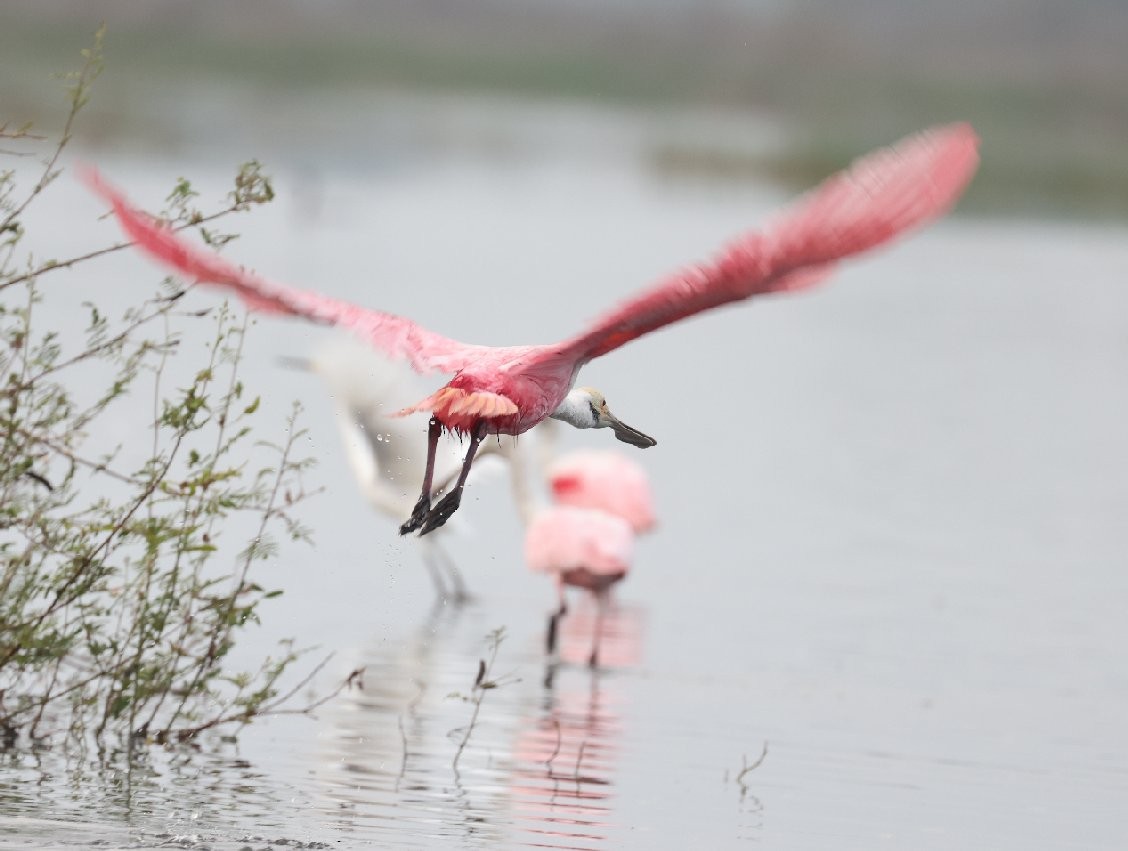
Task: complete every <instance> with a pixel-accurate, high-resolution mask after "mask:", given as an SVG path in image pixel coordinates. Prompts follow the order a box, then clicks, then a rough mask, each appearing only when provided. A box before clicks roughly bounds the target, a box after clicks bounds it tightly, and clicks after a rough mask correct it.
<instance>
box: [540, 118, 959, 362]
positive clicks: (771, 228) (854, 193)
mask: <svg viewBox="0 0 1128 851" xmlns="http://www.w3.org/2000/svg"><path fill="white" fill-rule="evenodd" d="M978 142H979V140H978V138H977V136H976V134H975V131H974V130H972V128H971V127H970V126H969V125H967V124H952V125H947V126H942V127H935V128H932V129H930V130H925V131H923V132H920V133H917V134H915V135H913V136H909V137H908V138H906V139H903V140H902V141H901V142H899V143H898V144H896V145H894V146H893V147H889V148H883V149H880V150H878V151H875V152H873V153H870V154H868V155H867V156H865V157H862V158H861V159H859V160H857V161H855V162H854V164H853V165H852V166H851V167H850V168H848V169H846V170H845V171H842V172H839V173H838V174H835V175H833V176H832V177H830V178H829V179H828V180H826V181H825V182H824V183H822V184H821V185H820V186H818V187H816V188H815V189H813V190H812V191H811V192H809V193H807V194H806V195H804V196H802V197H801V198H799V199H798V200H797V201H796V202H795V203H794V204H792V205H791V206H790V207H788V208H787V209H785V210H784V211H783V213H782V214H781V215H780V216H779V217H777V218H776V219H775V220H774V221H773V222H771V223H769V225H768V226H766V227H765V228H764V229H763V230H761V231H758V232H754V233H751V234H748V235H746V236H743V237H741V238H739V239H737V240H736V241H735V242H733V243H732V244H731V245H729V246H728V247H727V248H726V249H725V250H724V251H722V253H721V255H720V257H719V258H717V259H716V260H715V261H713V262H712V263H708V264H704V265H700V266H694V267H690V268H688V269H685V270H683V271H680V272H677V273H676V274H674V275H672V276H671V277H669V278H667V279H666V280H664V281H662V282H661V283H659V284H658V285H657V286H655V287H653V288H651V289H649V290H646V291H644V292H643V293H641V294H640V295H638V296H637V297H635V298H633V299H631V300H629V301H627V302H626V303H625V304H623V305H621V306H620V307H619V308H617V309H616V310H614V311H612V312H611V313H609V314H607V315H606V316H604V317H603V318H601V319H599V320H598V321H597V322H596V323H595V324H594V325H593V326H592V327H591V328H590V329H588V330H587V331H585V332H583V333H582V334H580V335H579V336H577V337H576V338H574V339H572V340H568V341H565V342H564V343H562V344H561V345H560V347H559V348H556V349H554V350H553V351H550V352H546V353H545V354H544V355H542V357H546V358H551V357H561V356H562V357H565V358H572V359H575V361H576V362H578V363H581V364H582V363H586V362H587V361H589V360H591V359H592V358H595V357H599V356H600V355H605V354H607V353H608V352H610V351H612V350H614V349H617V348H618V347H619V346H622V345H623V344H624V343H627V342H630V341H631V340H634V339H635V338H637V337H641V336H642V335H643V334H646V333H649V332H650V331H654V330H655V329H658V328H661V327H662V326H663V325H669V324H670V323H671V322H676V321H678V320H679V319H685V318H686V317H688V316H692V315H694V314H695V313H700V312H701V311H703V310H709V309H710V308H714V307H719V306H721V305H723V304H728V303H729V302H733V301H740V300H742V299H746V298H750V297H751V296H754V295H760V294H762V293H770V292H779V291H784V290H796V289H801V288H803V287H807V286H811V285H812V284H815V283H818V282H819V281H821V280H822V279H823V278H825V277H826V276H827V275H828V274H830V272H832V271H833V268H834V264H835V262H836V261H838V260H840V259H842V258H844V257H848V256H850V255H854V254H858V253H860V252H863V251H866V250H868V249H870V248H874V247H876V246H878V245H881V244H882V243H884V242H887V241H888V240H890V239H892V238H893V237H895V236H897V235H898V234H900V233H902V232H904V231H907V230H909V229H911V228H914V227H917V226H919V225H921V224H923V223H925V222H927V221H929V220H931V219H934V218H937V217H938V216H940V215H941V214H942V213H944V212H945V211H947V210H948V208H950V207H951V206H952V205H953V204H954V203H955V202H956V199H957V198H959V196H960V194H961V193H962V192H963V190H964V188H965V187H966V186H967V184H968V181H970V180H971V177H972V175H973V174H974V173H975V169H976V166H977V165H978V162H979V156H978V153H977V148H978Z"/></svg>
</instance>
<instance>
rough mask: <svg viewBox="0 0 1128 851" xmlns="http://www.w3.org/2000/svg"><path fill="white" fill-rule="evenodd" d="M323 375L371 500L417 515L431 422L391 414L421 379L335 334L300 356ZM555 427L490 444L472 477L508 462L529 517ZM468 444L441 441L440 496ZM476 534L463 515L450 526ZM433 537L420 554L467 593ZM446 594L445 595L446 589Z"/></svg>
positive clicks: (386, 509) (388, 510)
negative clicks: (532, 477) (535, 472)
mask: <svg viewBox="0 0 1128 851" xmlns="http://www.w3.org/2000/svg"><path fill="white" fill-rule="evenodd" d="M297 362H298V363H299V364H300V365H301V366H302V367H303V368H305V369H307V370H308V371H310V372H314V373H316V374H317V375H318V376H320V377H321V378H322V380H324V381H325V383H326V385H327V386H328V388H329V392H330V395H331V397H332V399H333V404H334V408H335V419H336V422H337V426H338V429H339V430H340V433H341V438H342V441H343V443H344V448H345V453H346V456H347V460H348V464H349V468H350V469H351V470H352V472H353V475H354V477H355V478H356V481H357V484H358V486H359V487H360V489H361V492H362V493H363V494H364V496H365V498H366V499H367V500H368V501H369V502H370V503H371V504H372V506H373V507H374V508H376V509H377V510H378V511H381V512H383V513H384V514H387V515H388V516H389V517H391V518H392V519H394V520H395V521H396V522H397V523H398V522H399V521H400V520H402V519H403V518H404V517H406V516H407V515H408V514H410V513H411V509H412V506H413V505H414V503H415V500H416V498H417V495H418V493H419V490H420V488H421V487H422V485H423V464H422V461H423V459H425V458H426V456H427V426H426V425H424V424H421V423H420V422H419V421H418V420H411V419H408V418H405V417H395V416H391V413H392V412H393V411H397V410H399V409H400V408H402V407H403V406H404V405H406V404H408V402H410V401H411V400H412V399H415V398H418V396H419V394H420V389H419V385H420V379H419V377H418V376H417V375H416V373H415V372H414V371H412V369H411V367H410V366H409V365H408V364H406V363H404V362H403V361H398V360H393V359H392V358H389V357H386V356H383V355H381V354H380V353H379V352H377V351H375V350H373V349H372V348H371V347H369V346H366V345H364V344H362V343H361V342H359V341H357V340H355V339H354V338H353V337H346V336H344V335H341V336H338V337H333V338H330V339H329V340H327V341H326V342H325V343H323V344H322V345H321V346H319V347H318V348H317V349H316V350H315V351H314V353H313V355H312V357H310V358H309V359H308V360H300V359H299V360H298V361H297ZM553 425H554V424H552V425H548V426H546V425H544V424H542V425H540V426H538V427H537V428H536V429H533V430H532V431H530V432H526V433H525V434H522V435H521V436H520V437H519V438H516V439H515V438H511V437H509V436H498V437H496V438H491V439H490V440H487V441H485V442H484V443H483V444H482V446H481V447H480V448H479V450H478V461H477V463H475V465H474V469H473V471H472V472H471V478H472V479H477V480H480V479H481V478H483V477H489V476H491V475H497V474H499V473H500V472H501V471H502V470H503V469H505V466H506V464H508V469H509V474H510V486H511V490H512V494H513V500H514V503H515V506H516V508H517V511H518V513H519V514H520V516H521V518H522V520H524V521H525V522H526V523H527V522H528V520H529V519H530V518H531V508H530V506H532V505H533V503H534V502H535V498H534V497H533V496H532V494H531V493H530V491H529V482H528V478H529V473H530V466H531V465H533V464H535V465H536V466H537V468H538V469H539V470H543V469H545V468H546V467H547V464H548V462H549V461H550V460H551V451H552V448H553V446H554V445H555V441H554V439H553V434H554V432H553ZM465 451H466V446H465V445H464V444H462V443H459V442H457V441H455V440H453V439H448V440H443V441H440V443H439V445H438V449H437V452H436V455H435V473H434V484H433V491H434V493H436V494H437V493H439V492H441V491H443V490H445V489H446V488H447V487H449V486H450V484H451V483H452V482H453V481H454V480H455V479H456V478H457V477H458V473H459V470H460V469H461V467H462V456H463V454H464V453H465ZM450 528H453V529H456V530H457V531H459V532H460V533H463V534H465V533H468V532H470V531H471V530H470V525H469V524H468V523H467V522H466V521H465V518H463V517H462V516H461V515H460V516H459V517H455V518H452V521H451V523H450V524H448V525H447V527H444V529H443V530H437V531H439V532H444V531H445V530H446V529H450ZM437 537H441V535H440V536H436V540H434V541H432V540H431V536H428V538H425V539H419V542H420V544H421V545H422V546H421V550H420V552H421V555H422V557H423V560H424V561H425V562H426V564H427V567H428V569H429V570H430V571H431V573H432V577H433V578H434V579H435V584H436V586H438V587H440V588H441V587H442V581H441V579H440V574H441V572H442V570H443V569H445V570H446V572H448V573H449V574H450V575H451V576H452V578H453V579H454V582H455V587H456V596H465V592H464V589H463V586H462V583H461V580H460V579H458V578H457V577H458V572H457V569H456V568H455V566H454V562H453V560H452V559H451V558H450V556H449V555H448V554H447V553H446V552H445V551H444V550H443V549H442V548H441V547H440V546H439V542H438V540H437ZM440 593H441V592H440Z"/></svg>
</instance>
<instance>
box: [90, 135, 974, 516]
mask: <svg viewBox="0 0 1128 851" xmlns="http://www.w3.org/2000/svg"><path fill="white" fill-rule="evenodd" d="M977 146H978V140H977V138H976V136H975V133H974V131H973V130H972V129H971V128H970V127H969V126H967V125H966V124H953V125H950V126H947V127H940V128H934V129H932V130H927V131H925V132H922V133H918V134H916V135H914V136H910V137H909V138H907V139H906V140H904V141H903V142H901V143H900V144H898V145H897V146H895V147H893V148H888V149H882V150H879V151H877V152H875V153H873V154H870V155H869V156H866V157H863V158H862V159H860V160H858V161H857V162H856V163H855V164H854V165H853V166H852V167H851V168H850V169H849V170H847V171H844V172H841V173H839V174H837V175H834V176H832V177H830V178H829V179H828V180H826V181H825V182H824V183H822V184H821V185H820V186H819V187H818V188H816V189H815V190H813V191H812V192H810V193H808V194H807V195H805V196H803V197H802V198H800V199H799V201H798V202H797V203H796V204H794V205H793V206H791V207H789V208H787V209H786V210H784V211H783V212H782V213H781V214H779V215H777V216H776V218H775V219H774V220H773V221H772V222H771V223H769V224H768V225H767V226H766V227H765V228H764V229H763V230H761V231H758V232H752V233H749V234H745V235H744V236H742V237H740V238H739V239H738V240H736V241H735V242H733V243H732V244H731V245H729V246H728V247H727V248H726V250H725V251H724V252H723V253H722V254H721V255H720V257H719V258H718V259H717V260H715V261H713V262H711V263H706V264H702V265H699V266H695V267H691V268H688V269H685V270H683V271H681V272H678V273H675V274H674V275H673V276H671V277H669V278H667V279H666V280H664V281H662V282H661V283H659V284H658V285H657V286H655V287H653V288H651V289H650V290H647V291H645V292H643V293H641V294H640V295H638V296H636V297H635V298H633V299H631V300H630V301H628V302H626V303H625V304H623V305H621V306H620V307H619V308H617V309H615V310H613V311H612V312H610V313H609V314H607V315H605V316H604V317H602V318H601V319H599V320H598V321H596V322H595V323H594V324H593V325H590V326H589V327H588V328H586V329H585V330H583V331H582V332H581V333H579V334H578V335H576V336H575V337H573V338H571V339H568V340H565V341H563V342H559V343H552V344H549V345H534V346H509V347H491V346H477V345H466V344H463V343H459V342H457V341H455V340H452V339H449V338H447V337H443V336H441V335H439V334H435V333H433V332H431V331H428V330H426V329H425V328H423V327H422V326H420V325H417V324H416V323H414V322H412V321H411V320H409V319H405V318H403V317H399V316H393V315H392V314H389V313H384V312H382V311H378V310H370V309H367V308H362V307H358V306H357V305H354V304H350V303H348V302H345V301H341V300H339V299H334V298H329V297H327V296H323V295H319V294H316V293H311V292H305V291H302V290H297V289H292V288H289V287H285V286H281V285H279V284H276V283H273V282H271V281H268V280H266V279H264V278H260V277H258V276H257V275H254V274H251V273H250V272H247V271H246V270H244V269H242V268H240V267H239V266H237V265H236V264H234V263H231V262H229V261H227V260H225V259H223V258H222V257H220V256H218V255H215V254H212V253H211V252H208V251H205V250H204V249H202V248H200V247H198V246H196V245H193V244H192V243H190V242H188V241H187V240H185V239H183V238H182V237H179V236H177V235H176V234H174V233H173V232H172V231H170V230H168V229H165V228H161V227H160V226H159V225H157V224H156V223H155V222H154V221H153V220H151V219H149V218H148V217H147V216H144V215H142V214H140V213H138V212H137V211H136V210H134V209H133V208H132V207H131V206H130V205H129V204H128V202H127V201H126V199H125V197H124V196H123V195H121V194H120V193H119V192H117V190H115V189H113V188H112V187H111V186H109V185H108V184H106V183H104V182H103V181H102V180H101V179H100V178H99V177H98V176H97V175H96V174H93V173H91V174H89V175H88V180H89V182H90V184H91V186H92V187H93V188H94V189H95V191H97V192H99V193H100V194H101V195H102V196H103V197H104V198H106V199H107V200H108V201H110V202H111V203H112V204H113V207H114V212H115V213H116V214H117V216H118V218H119V219H120V221H121V224H122V226H123V227H124V228H125V230H126V232H127V233H128V234H129V236H130V237H131V238H132V239H134V240H135V241H136V242H137V243H138V245H140V246H141V247H142V248H144V249H145V250H147V251H149V252H150V253H151V254H153V255H154V256H155V257H157V258H158V259H160V260H161V261H163V262H164V263H166V264H169V265H171V266H172V267H174V268H175V269H177V270H178V271H180V272H181V273H183V274H185V275H189V276H191V277H193V278H195V279H197V280H198V281H200V282H204V283H214V284H220V285H223V286H227V287H230V288H232V289H234V290H235V291H236V292H237V293H238V294H239V295H240V296H241V297H242V299H243V300H244V301H245V302H246V303H247V305H248V307H250V308H253V309H257V310H261V311H263V312H265V313H276V314H284V315H291V316H303V317H305V318H307V319H311V320H313V321H315V322H323V323H329V324H335V325H341V326H343V327H346V328H350V329H352V330H353V331H355V332H356V333H357V334H359V335H360V336H361V337H362V338H364V339H365V340H366V341H367V342H368V343H370V344H371V345H373V346H376V347H377V348H380V349H382V350H383V351H384V352H386V353H387V354H389V355H392V356H396V357H402V358H405V359H407V360H408V361H409V362H410V363H411V365H412V367H413V368H415V369H416V370H417V371H419V372H445V373H448V374H449V373H454V378H453V379H452V380H451V381H450V382H449V383H447V384H446V385H445V386H443V387H441V388H440V389H439V390H438V391H436V392H435V393H433V394H431V395H430V396H428V397H427V398H425V399H423V400H422V401H419V402H416V403H415V404H414V405H411V406H409V407H407V408H404V409H403V413H410V412H413V411H426V412H428V413H429V414H430V415H431V420H430V429H429V432H428V449H427V462H426V467H425V470H424V474H423V481H422V485H421V487H420V495H419V498H418V500H417V501H416V503H415V506H414V509H413V510H412V512H411V516H410V518H409V519H408V520H407V522H405V523H404V524H403V525H402V526H401V527H400V532H401V533H403V534H406V533H408V532H412V531H415V530H419V532H420V534H424V535H425V534H427V533H428V532H431V531H433V530H435V529H437V528H439V527H440V526H442V525H443V524H444V523H445V522H446V521H447V519H448V518H449V517H450V516H451V515H452V514H453V513H454V512H455V511H456V510H457V508H458V506H459V503H460V501H461V498H462V490H463V487H464V485H465V483H466V477H467V475H468V474H469V472H470V466H471V465H472V464H473V462H474V457H475V454H476V453H477V450H478V448H479V446H480V445H481V444H482V442H483V441H484V440H485V438H486V435H489V434H513V435H516V434H521V433H522V432H524V431H527V430H528V429H530V428H532V427H533V426H534V425H536V424H537V423H539V422H541V421H543V420H544V419H545V418H547V417H554V418H556V419H559V420H562V421H564V422H566V423H568V424H570V425H572V426H575V427H576V428H610V429H612V430H613V431H614V433H615V435H616V437H618V438H619V439H620V440H623V441H625V442H627V443H631V444H634V445H635V446H640V447H645V446H653V445H655V441H654V440H653V439H652V438H650V437H648V436H647V435H645V434H643V433H642V432H640V431H638V430H636V429H634V428H631V427H629V426H627V425H625V424H624V423H622V422H621V421H620V420H618V419H617V418H616V417H615V416H614V415H613V414H612V413H611V412H610V410H609V409H608V407H607V402H606V400H605V399H604V398H603V396H602V394H600V393H598V392H597V391H594V390H590V389H587V388H580V389H576V390H573V389H572V386H573V384H574V383H575V380H576V377H577V375H578V373H579V371H580V369H581V368H582V367H583V366H584V365H585V364H587V363H588V362H589V361H591V360H593V359H594V358H597V357H600V356H601V355H605V354H608V353H609V352H612V351H614V350H615V349H617V348H619V347H620V346H622V345H624V344H625V343H628V342H630V341H631V340H634V339H637V338H638V337H641V336H643V335H645V334H649V333H650V332H651V331H656V330H658V329H659V328H662V327H664V326H666V325H669V324H671V323H673V322H677V321H679V320H681V319H685V318H687V317H689V316H693V315H695V314H698V313H701V312H702V311H705V310H710V309H712V308H716V307H720V306H721V305H724V304H729V303H732V302H737V301H742V300H744V299H747V298H751V297H752V296H756V295H761V294H764V293H771V292H782V291H790V290H798V289H803V288H806V287H809V286H811V285H812V284H815V283H817V282H820V281H822V280H823V279H825V278H826V277H827V275H828V274H829V273H830V272H831V271H832V270H833V268H834V265H835V264H836V263H837V262H838V261H839V260H842V259H843V258H846V257H850V256H852V255H856V254H859V253H861V252H864V251H867V250H869V249H871V248H874V247H876V246H878V245H881V244H883V243H885V242H888V241H889V240H891V239H892V238H893V237H895V236H897V235H898V234H900V233H902V232H903V231H906V230H908V229H910V228H913V227H915V226H918V225H921V224H923V223H925V222H927V221H929V220H931V219H934V218H936V217H937V216H938V215H940V214H941V213H943V212H944V211H946V210H947V209H948V208H949V207H950V206H951V205H952V204H953V203H954V202H955V200H956V199H957V198H958V197H959V195H960V194H961V193H962V191H963V189H964V187H965V186H966V184H967V182H968V181H969V180H970V179H971V176H972V174H973V173H974V171H975V167H976V165H977V162H978V156H977V153H976V149H977ZM703 367H704V368H707V364H705V365H703ZM678 395H679V396H683V395H684V394H678ZM677 402H678V403H679V404H691V403H690V402H688V401H687V400H686V399H682V398H679V399H678V400H677ZM694 404H697V405H701V406H702V407H703V408H704V407H707V405H708V403H707V402H706V403H702V401H701V400H695V402H694ZM444 430H445V431H454V432H458V433H460V434H468V435H470V438H471V440H470V446H469V448H468V449H467V451H466V456H465V458H464V459H463V463H462V469H461V471H460V472H459V474H458V478H457V480H456V481H455V483H454V485H453V486H452V487H451V488H450V490H449V491H448V493H447V494H446V495H445V496H444V497H443V498H442V500H440V501H439V502H438V503H437V504H436V505H434V506H432V504H431V494H432V481H433V476H434V467H435V460H436V454H437V446H438V441H439V437H440V435H441V434H442V432H443V431H444Z"/></svg>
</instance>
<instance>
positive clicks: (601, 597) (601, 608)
mask: <svg viewBox="0 0 1128 851" xmlns="http://www.w3.org/2000/svg"><path fill="white" fill-rule="evenodd" d="M606 613H607V590H606V589H604V590H602V591H596V592H595V632H594V634H593V635H592V642H591V658H590V659H588V667H589V668H594V667H596V666H598V665H599V639H600V638H601V637H602V636H603V616H604V615H605V614H606Z"/></svg>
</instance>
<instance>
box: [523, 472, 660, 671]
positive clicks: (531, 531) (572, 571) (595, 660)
mask: <svg viewBox="0 0 1128 851" xmlns="http://www.w3.org/2000/svg"><path fill="white" fill-rule="evenodd" d="M548 484H549V489H550V490H551V491H552V494H553V496H554V498H555V499H556V501H557V502H556V504H555V505H552V506H550V507H548V508H544V509H542V510H540V511H538V512H537V513H536V514H535V515H534V516H533V519H532V521H531V522H530V523H529V527H528V529H527V531H526V533H525V561H526V563H527V564H528V566H529V568H530V569H531V570H533V571H535V572H537V573H545V574H548V575H549V576H551V577H552V579H553V581H554V582H555V584H556V595H557V599H558V601H559V605H558V607H557V608H556V610H555V611H553V613H552V614H551V615H550V616H549V618H548V630H547V632H546V636H545V649H546V651H547V652H548V654H549V656H552V655H553V654H554V653H555V651H556V635H557V629H558V626H559V623H560V619H561V618H562V617H564V615H566V614H567V613H568V601H567V596H566V587H568V586H571V587H574V588H584V589H586V590H588V591H590V592H591V594H592V596H593V597H594V598H595V606H596V612H595V627H594V631H593V639H592V650H591V657H590V659H589V660H588V664H589V665H590V666H591V667H593V668H594V667H595V666H596V665H597V664H599V641H600V638H601V636H602V633H603V619H604V615H605V614H606V611H607V603H608V597H609V594H610V589H611V587H612V586H613V585H615V584H617V583H618V582H621V581H622V580H623V579H624V578H625V577H626V575H627V572H628V571H629V570H630V568H631V564H632V562H633V559H634V539H635V535H636V533H640V532H646V531H649V530H650V529H653V528H654V524H655V517H654V498H653V496H652V495H651V491H650V481H649V479H648V477H647V475H646V471H645V470H643V468H642V467H641V466H640V465H639V464H637V463H635V462H634V461H632V460H631V459H629V458H626V457H625V456H623V455H622V454H620V453H618V452H587V451H577V452H571V453H569V454H567V455H564V456H562V457H561V458H559V459H557V460H556V461H554V462H553V463H552V464H551V465H550V466H549V470H548Z"/></svg>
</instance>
